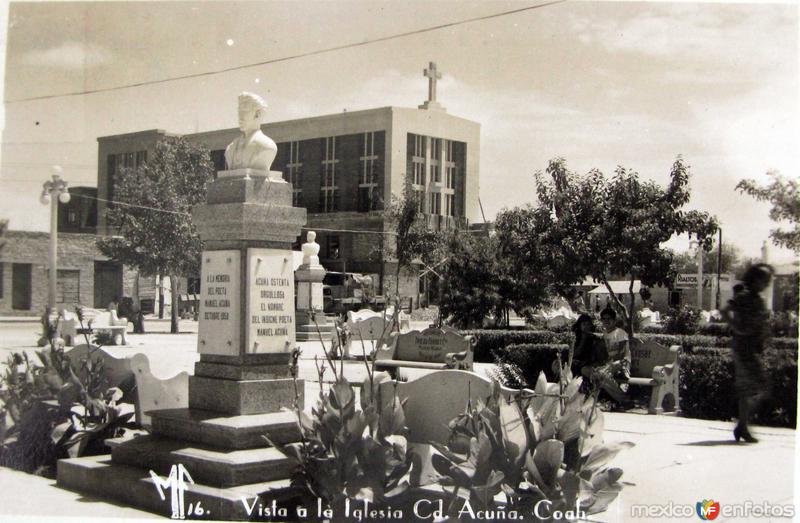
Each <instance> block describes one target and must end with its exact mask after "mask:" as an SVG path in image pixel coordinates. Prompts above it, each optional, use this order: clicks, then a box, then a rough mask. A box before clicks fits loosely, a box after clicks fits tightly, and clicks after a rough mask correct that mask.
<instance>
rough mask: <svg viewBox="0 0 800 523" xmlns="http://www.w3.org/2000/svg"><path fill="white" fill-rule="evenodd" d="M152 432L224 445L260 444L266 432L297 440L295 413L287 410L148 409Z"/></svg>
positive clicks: (277, 440)
mask: <svg viewBox="0 0 800 523" xmlns="http://www.w3.org/2000/svg"><path fill="white" fill-rule="evenodd" d="M150 415H151V416H152V420H153V434H156V435H160V436H165V437H168V438H171V439H176V440H184V441H188V442H192V443H199V444H202V445H208V446H211V447H217V448H224V449H231V450H235V449H251V448H263V447H264V446H266V442H265V441H264V438H263V437H262V436H264V435H266V436H267V437H268V438H269V439H270V440H271V441H273V442H275V443H278V444H283V443H291V442H294V441H300V428H299V427H298V425H297V417H296V415H295V413H294V412H291V411H283V410H282V411H279V412H270V413H267V414H244V415H240V416H227V415H225V414H220V413H219V412H213V411H209V410H201V409H189V408H183V409H166V410H157V411H153V412H151V413H150Z"/></svg>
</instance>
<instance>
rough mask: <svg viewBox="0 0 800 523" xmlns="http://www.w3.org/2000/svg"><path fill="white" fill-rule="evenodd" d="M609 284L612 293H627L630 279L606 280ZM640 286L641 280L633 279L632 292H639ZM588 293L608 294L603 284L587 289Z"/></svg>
mask: <svg viewBox="0 0 800 523" xmlns="http://www.w3.org/2000/svg"><path fill="white" fill-rule="evenodd" d="M608 284H609V285H610V286H611V290H613V291H614V294H628V289H629V288H630V285H631V282H630V280H613V281H610V282H608ZM641 288H642V282H641V281H639V280H633V292H634V294H636V293H638V292H639V289H641ZM589 294H608V288H606V286H605V285H599V286H597V287H595V288H594V289H592V290H590V291H589Z"/></svg>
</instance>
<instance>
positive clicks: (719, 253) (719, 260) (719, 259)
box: [716, 227, 722, 310]
mask: <svg viewBox="0 0 800 523" xmlns="http://www.w3.org/2000/svg"><path fill="white" fill-rule="evenodd" d="M720 274H722V227H720V228H719V236H718V237H717V297H716V302H717V303H716V305H717V307H716V309H717V310H719V306H720V289H719V281H720Z"/></svg>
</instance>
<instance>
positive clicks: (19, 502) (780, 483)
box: [0, 321, 796, 522]
mask: <svg viewBox="0 0 800 523" xmlns="http://www.w3.org/2000/svg"><path fill="white" fill-rule="evenodd" d="M196 326H197V323H196V322H190V321H182V322H181V330H182V331H184V332H182V333H181V334H169V333H168V330H169V325H168V324H167V325H166V329H161V328H159V329H157V330H161V332H153V331H152V330H151V331H149V332H150V333H148V334H144V335H135V334H131V335H129V336H128V341H129V345H128V346H121V347H110V350H111V351H112V352H114V353H117V354H124V355H133V354H135V353H137V352H142V353H144V354H146V355H147V356H148V359H149V360H150V362H151V368H152V369H153V372H154V373H155V374H156V375H157V376H159V377H162V378H166V377H169V376H172V375H174V374H175V373H177V372H181V371H184V370H185V371H187V372H189V373H193V370H194V369H193V367H194V362H195V361H197V359H198V355H197V334H196V330H197V329H196ZM6 327H10V326H6ZM159 327H161V325H160V324H159ZM415 327H416V325H415ZM2 329H3V327H0V334H2V332H3V331H2ZM153 330H156V329H153ZM192 331H194V332H192ZM19 339H20V340H27V339H28V335H27V334H25V332H24V331H23V332H22V333H21V334H20V338H19ZM0 341H5V340H4V339H3V336H1V335H0ZM299 345H300V346H301V349H302V351H303V352H302V356H301V361H300V378H302V379H304V380H306V384H305V385H306V386H305V394H306V405H307V406H308V405H311V404H312V403H313V402H314V401H316V398H317V396H318V393H319V388H318V387H319V384H318V383H317V381H316V380H317V372H316V369H315V366H314V357H315V356H316V357H317V358H318V360H319V361H320V362H322V361H324V353H323V349H322V345H321V344H320V343H319V342H301V343H299ZM4 346H8V345H5V344H4ZM24 350H26V351H27V350H28V349H27V348H25V349H24ZM31 350H32V349H31ZM337 367H338V362H337ZM343 367H344V373H345V376H347V378H348V379H349V380H351V381H353V382H356V383H360V382H361V381H363V379H364V378H365V377H366V370H365V367H364V364H363V362H359V361H347V362H345V363H344V364H343ZM477 367H478V368H477V369H476V370H477V371H478V372H479V373H482V374H483V373H485V372H486V370H487V368H490V367H491V365H487V366H484V365H478V366H477ZM331 378H332V376H331V373H330V372H327V373H326V375H325V380H326V381H329V380H330V379H331ZM732 425H733V424H732V423H729V422H721V421H705V420H696V419H689V418H679V417H674V416H651V415H647V414H638V413H606V414H605V433H604V436H605V440H606V441H607V442H609V441H632V442H633V443H635V444H636V446H635V447H634V448H632V449H630V450H626V451H623V452H621V453H620V454H619V455H618V456H617V457H616V458H615V459H614V460H613V461H612V466H614V467H620V468H622V469H623V471H624V474H623V476H622V482H623V483H624V484H625V488H624V489H623V491H622V493H621V495H620V496H619V498H618V499H617V500H616V501H615V502H614V503H613V504H612V505H611V506H610V507H609V510H608V511H606V512H604V513H602V514H598V515H593V516H590V518H589V519H590V520H591V521H606V522H639V521H642V522H643V521H655V520H656V519H658V518H653V517H650V518H648V517H646V514H644V515H643V513H641V510H642V509H641V508H639V509H636V510H639V511H640V513H639V514H638V515H637V514H634V512H633V511H634V505H640V504H649V505H650V507H651V508H650V510H651V511H652V512H651V513H650V514H651V515H652V514H659V515H661V516H662V518H660V519H662V520H670V519H674V520H676V521H700V519H699V518H698V516H697V515H696V513H694V512H692V513H691V515H690V516H687V517H678V518H667V517H664V516H665V512H663V511H664V510H667V508H669V507H668V504H669V503H672V504H673V505H674V506H673V507H672V508H673V509H675V508H677V509H682V510H690V509H691V510H694V507H695V504H696V503H697V502H698V501H702V500H704V499H713V500H714V501H717V502H719V503H720V506H721V507H722V508H723V509H724V507H725V506H730V505H733V504H744V503H745V502H752V503H754V504H761V503H764V502H768V503H770V504H773V505H774V504H781V505H783V504H789V503H792V501H793V493H794V486H795V480H794V470H795V460H796V457H795V448H796V446H795V439H796V436H795V431H794V430H790V429H782V428H768V427H764V428H762V427H755V428H754V429H753V432H754V434H755V435H756V436H757V437H758V438H760V440H761V441H760V442H759V443H757V444H753V445H746V444H743V443H742V444H734V443H733V436H732V432H731V431H732ZM54 484H55V482H54V481H53V480H48V479H45V478H40V477H37V476H31V475H28V474H23V473H19V472H15V471H11V470H8V469H1V468H0V520H7V521H19V519H20V516H23V517H35V518H43V517H46V518H48V519H53V518H59V519H60V518H62V517H86V518H101V517H102V518H112V517H113V518H115V520H116V519H117V518H122V517H125V518H148V519H151V518H152V517H153V516H152V515H151V514H148V513H145V512H140V511H138V510H134V509H130V508H123V507H120V506H117V505H114V504H110V503H107V502H105V501H99V500H96V499H90V498H86V497H84V496H82V495H80V494H75V493H72V492H68V491H65V490H61V489H58V488H57V487H55V486H54ZM723 514H724V513H723ZM789 520H790V519H775V518H772V519H770V518H762V519H755V518H752V517H751V518H747V517H737V518H725V517H723V516H720V517H718V518H717V519H716V520H715V521H717V522H718V521H789Z"/></svg>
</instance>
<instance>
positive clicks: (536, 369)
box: [495, 343, 569, 387]
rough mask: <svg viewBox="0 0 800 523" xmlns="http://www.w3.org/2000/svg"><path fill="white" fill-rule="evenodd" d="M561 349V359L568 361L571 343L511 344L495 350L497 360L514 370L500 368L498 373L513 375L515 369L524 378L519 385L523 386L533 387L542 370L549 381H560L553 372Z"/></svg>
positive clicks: (504, 375)
mask: <svg viewBox="0 0 800 523" xmlns="http://www.w3.org/2000/svg"><path fill="white" fill-rule="evenodd" d="M559 351H560V352H561V360H562V361H566V360H567V357H568V355H569V345H564V344H552V343H551V344H547V343H538V344H534V343H524V344H519V345H509V346H508V347H505V348H503V349H499V350H498V351H496V352H495V354H496V360H495V361H496V363H497V364H498V365H500V366H503V365H510V366H511V368H512V369H513V370H511V371H509V370H508V369H506V370H499V371H498V373H499V374H500V376H501V377H506V374H507V373H508V374H511V375H513V373H514V372H515V371H516V372H518V373H519V375H520V376H521V378H522V379H521V380H519V381H520V382H521V383H520V384H519V385H521V386H523V387H532V386H533V385H534V384H535V383H536V380H537V378H538V377H539V373H540V372H544V374H545V376H546V377H547V381H550V382H553V381H558V378H557V377H556V375H555V373H554V372H553V362H554V361H556V360H557V359H558V353H559ZM512 383H513V382H512Z"/></svg>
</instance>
